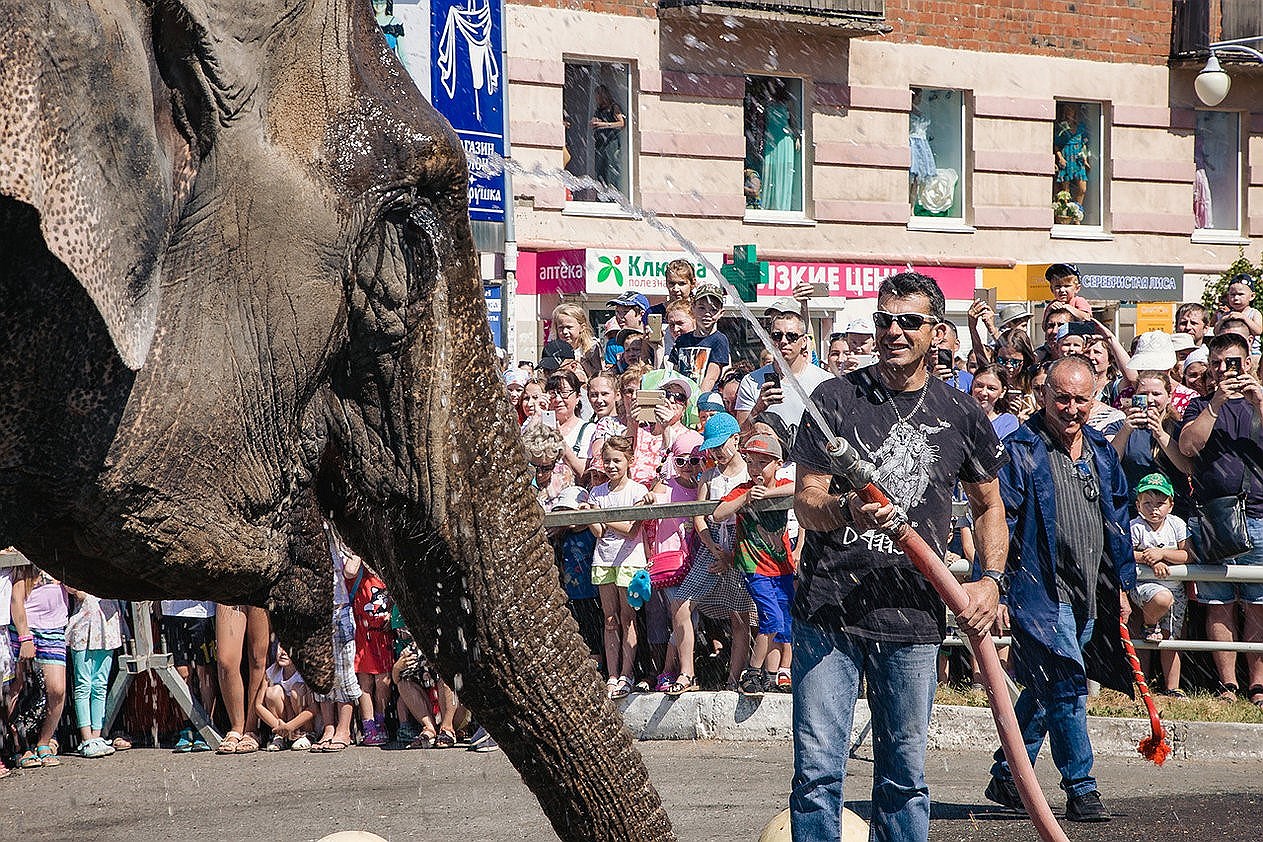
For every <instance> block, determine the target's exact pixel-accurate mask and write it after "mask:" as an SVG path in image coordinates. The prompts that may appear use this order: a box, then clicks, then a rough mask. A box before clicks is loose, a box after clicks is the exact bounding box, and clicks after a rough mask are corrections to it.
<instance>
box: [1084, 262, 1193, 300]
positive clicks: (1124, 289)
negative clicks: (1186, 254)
mask: <svg viewBox="0 0 1263 842" xmlns="http://www.w3.org/2000/svg"><path fill="white" fill-rule="evenodd" d="M1078 266H1079V283H1081V284H1082V285H1083V293H1082V294H1083V297H1084V298H1090V299H1093V300H1096V301H1182V300H1184V267H1183V266H1146V265H1143V264H1131V263H1080V264H1078Z"/></svg>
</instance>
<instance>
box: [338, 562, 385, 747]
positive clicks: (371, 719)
mask: <svg viewBox="0 0 1263 842" xmlns="http://www.w3.org/2000/svg"><path fill="white" fill-rule="evenodd" d="M342 575H343V576H345V577H346V579H347V581H350V582H352V584H351V585H350V586H349V587H348V588H347V593H349V594H350V595H351V613H352V615H353V616H354V617H355V678H356V680H357V681H358V682H359V684H360V690H362V691H363V692H362V693H361V694H360V726H361V728H363V731H364V745H366V746H380V745H385V743H386V741H387V739H388V738H387V735H386V707H387V705H389V703H390V670H391V667H392V666H393V665H394V663H395V653H394V648H393V647H394V643H393V636H392V635H391V632H390V607H391V603H390V596H389V595H388V594H387V593H386V583H385V582H383V581H382V580H381V577H380V576H378V575H377V572H376V571H375V570H373V569H372V568H370V567H369V566H368V565H367V564H365V563H364V561H363V559H361V558H360V557H359V556H355V555H353V556H351V557H350V558H349V559H347V562H346V566H345V567H344V568H343V571H342Z"/></svg>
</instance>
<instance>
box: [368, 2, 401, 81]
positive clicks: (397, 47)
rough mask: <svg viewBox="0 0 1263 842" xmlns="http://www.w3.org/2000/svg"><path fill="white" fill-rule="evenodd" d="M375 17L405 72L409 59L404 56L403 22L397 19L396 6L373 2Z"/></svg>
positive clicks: (390, 3)
mask: <svg viewBox="0 0 1263 842" xmlns="http://www.w3.org/2000/svg"><path fill="white" fill-rule="evenodd" d="M373 15H374V16H375V17H376V18H377V25H378V26H379V27H381V30H382V34H383V35H385V36H386V45H387V46H388V47H390V51H391V52H392V53H394V54H395V56H396V57H397V58H398V59H399V63H400V64H402V65H403V67H404V70H407V69H408V59H407V58H405V57H404V54H403V43H402V42H403V21H401V20H400V19H399V18H397V17H395V4H394V3H392V2H390V0H373Z"/></svg>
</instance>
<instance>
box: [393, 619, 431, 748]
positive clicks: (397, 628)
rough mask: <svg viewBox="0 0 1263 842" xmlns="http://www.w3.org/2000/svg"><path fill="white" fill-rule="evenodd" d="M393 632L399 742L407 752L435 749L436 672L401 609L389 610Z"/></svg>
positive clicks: (394, 679)
mask: <svg viewBox="0 0 1263 842" xmlns="http://www.w3.org/2000/svg"><path fill="white" fill-rule="evenodd" d="M390 628H391V629H392V630H393V631H394V632H395V664H394V666H393V667H391V669H390V678H391V680H392V681H393V682H394V684H395V687H396V688H397V689H398V691H399V703H398V705H397V709H398V711H399V734H398V737H399V742H401V743H403V744H404V748H434V742H435V740H436V739H438V729H437V728H436V727H435V725H434V705H433V702H432V701H431V700H430V693H431V692H432V690H433V688H434V672H433V671H432V670H431V669H430V664H429V662H427V661H426V659H425V656H424V655H422V654H421V649H420V647H418V646H417V643H416V641H415V640H413V638H412V632H410V631H408V626H407V624H405V623H404V621H403V615H402V614H400V613H399V606H398V605H395V606H393V607H392V608H391V609H390ZM418 726H420V727H418Z"/></svg>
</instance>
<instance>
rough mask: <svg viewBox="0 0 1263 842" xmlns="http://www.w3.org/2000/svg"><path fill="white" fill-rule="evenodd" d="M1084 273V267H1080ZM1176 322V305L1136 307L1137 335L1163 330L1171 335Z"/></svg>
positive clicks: (1154, 304) (1161, 304)
mask: <svg viewBox="0 0 1263 842" xmlns="http://www.w3.org/2000/svg"><path fill="white" fill-rule="evenodd" d="M1079 270H1080V271H1082V270H1083V267H1082V266H1080V267H1079ZM1174 322H1175V305H1174V304H1173V303H1171V302H1169V301H1166V302H1141V303H1139V304H1137V305H1136V334H1137V335H1139V334H1142V333H1148V332H1149V331H1151V330H1163V331H1166V332H1167V333H1170V332H1171V330H1172V325H1173V323H1174Z"/></svg>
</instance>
